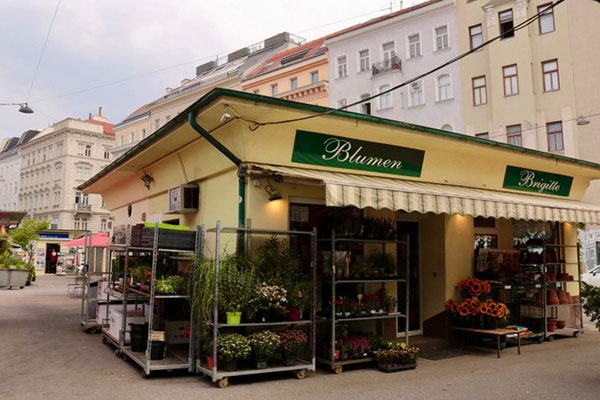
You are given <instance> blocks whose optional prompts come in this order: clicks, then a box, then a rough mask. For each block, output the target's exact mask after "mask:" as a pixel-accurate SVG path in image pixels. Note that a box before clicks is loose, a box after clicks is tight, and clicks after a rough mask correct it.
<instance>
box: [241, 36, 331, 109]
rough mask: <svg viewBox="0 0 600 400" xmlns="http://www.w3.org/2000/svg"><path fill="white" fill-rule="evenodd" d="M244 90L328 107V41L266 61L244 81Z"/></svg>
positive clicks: (282, 53)
mask: <svg viewBox="0 0 600 400" xmlns="http://www.w3.org/2000/svg"><path fill="white" fill-rule="evenodd" d="M242 90H243V91H245V92H250V93H254V94H261V95H266V96H272V97H278V98H281V99H285V100H293V101H300V102H302V103H309V104H314V105H319V106H329V57H328V54H327V46H325V38H324V37H323V38H319V39H316V40H313V41H311V42H308V43H305V44H303V45H301V46H299V47H296V48H293V49H289V50H286V51H282V52H281V53H278V54H276V55H274V56H273V57H270V58H267V59H266V60H265V61H263V62H262V63H261V64H260V65H259V66H258V67H257V68H256V69H255V70H254V71H252V72H250V73H249V74H248V75H247V77H246V78H245V79H244V80H243V81H242Z"/></svg>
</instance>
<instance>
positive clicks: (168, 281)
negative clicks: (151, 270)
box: [156, 275, 183, 294]
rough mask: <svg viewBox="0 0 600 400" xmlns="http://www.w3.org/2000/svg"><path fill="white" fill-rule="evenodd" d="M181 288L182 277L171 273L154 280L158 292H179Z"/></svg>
mask: <svg viewBox="0 0 600 400" xmlns="http://www.w3.org/2000/svg"><path fill="white" fill-rule="evenodd" d="M182 289H183V278H182V277H181V276H179V275H173V276H169V277H166V278H160V279H157V280H156V292H157V293H160V294H179V293H181V291H182Z"/></svg>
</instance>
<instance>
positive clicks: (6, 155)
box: [0, 130, 39, 211]
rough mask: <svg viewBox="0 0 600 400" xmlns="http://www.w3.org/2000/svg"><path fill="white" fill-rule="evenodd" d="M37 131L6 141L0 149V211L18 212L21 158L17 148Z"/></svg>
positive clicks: (30, 131)
mask: <svg viewBox="0 0 600 400" xmlns="http://www.w3.org/2000/svg"><path fill="white" fill-rule="evenodd" d="M38 133H39V131H33V130H29V131H26V132H24V133H23V134H22V135H21V137H12V138H8V139H6V141H5V143H4V146H3V147H2V148H0V210H4V211H17V210H19V188H20V183H21V182H20V180H21V156H20V154H19V148H20V147H21V145H23V144H24V143H27V142H28V141H29V140H31V139H32V138H34V137H35V135H37V134H38Z"/></svg>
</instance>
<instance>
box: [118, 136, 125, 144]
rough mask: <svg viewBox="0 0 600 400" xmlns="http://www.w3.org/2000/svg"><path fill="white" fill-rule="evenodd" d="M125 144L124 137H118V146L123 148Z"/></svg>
mask: <svg viewBox="0 0 600 400" xmlns="http://www.w3.org/2000/svg"><path fill="white" fill-rule="evenodd" d="M124 144H125V136H124V135H121V136H119V146H123V145H124Z"/></svg>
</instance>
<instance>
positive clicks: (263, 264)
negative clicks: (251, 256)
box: [254, 236, 301, 287]
mask: <svg viewBox="0 0 600 400" xmlns="http://www.w3.org/2000/svg"><path fill="white" fill-rule="evenodd" d="M254 264H255V267H256V275H257V276H258V279H259V281H260V282H265V283H267V284H268V285H276V286H282V287H290V286H291V285H292V284H293V283H295V282H297V281H298V280H299V278H300V274H301V268H300V258H299V257H298V254H297V253H296V252H295V251H293V250H292V249H290V248H288V246H287V243H286V242H285V241H283V240H279V238H277V236H271V237H270V238H269V239H268V240H267V241H266V242H265V243H264V244H263V245H262V246H261V247H260V248H259V250H258V252H257V256H256V259H255V260H254Z"/></svg>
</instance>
